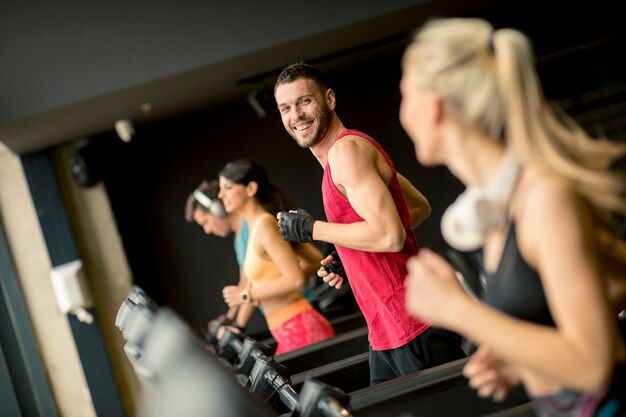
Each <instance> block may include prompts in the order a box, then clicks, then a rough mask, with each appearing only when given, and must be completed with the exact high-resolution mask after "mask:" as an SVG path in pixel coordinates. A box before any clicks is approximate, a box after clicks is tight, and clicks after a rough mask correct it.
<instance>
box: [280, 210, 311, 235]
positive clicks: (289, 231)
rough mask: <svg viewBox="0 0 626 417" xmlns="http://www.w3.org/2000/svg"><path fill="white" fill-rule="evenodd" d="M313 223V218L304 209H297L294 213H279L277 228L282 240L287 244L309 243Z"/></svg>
mask: <svg viewBox="0 0 626 417" xmlns="http://www.w3.org/2000/svg"><path fill="white" fill-rule="evenodd" d="M313 223H315V218H313V216H311V215H310V214H309V213H308V212H307V211H306V210H304V209H298V210H296V212H295V213H290V212H288V211H281V212H280V219H279V220H278V228H279V229H280V234H281V235H282V236H283V239H285V240H287V241H289V242H298V243H311V242H313Z"/></svg>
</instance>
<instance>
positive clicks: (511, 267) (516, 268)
mask: <svg viewBox="0 0 626 417" xmlns="http://www.w3.org/2000/svg"><path fill="white" fill-rule="evenodd" d="M478 256H479V257H480V267H481V270H482V273H483V274H484V275H485V277H486V286H485V292H484V294H483V296H482V298H483V301H485V302H486V303H487V304H489V305H490V306H492V307H494V308H497V309H498V310H501V311H503V312H505V313H508V314H510V315H512V316H514V317H517V318H519V319H523V320H528V321H531V322H533V323H537V324H544V325H551V326H554V320H553V319H552V314H550V309H549V308H548V303H547V301H546V296H545V294H544V292H543V286H542V283H541V278H540V277H539V274H538V273H537V271H536V270H535V269H533V268H532V267H531V266H530V265H528V264H527V263H526V261H525V260H524V259H523V258H522V255H521V254H520V252H519V249H518V247H517V239H516V233H515V223H514V222H512V223H511V224H510V226H509V231H508V234H507V239H506V242H505V245H504V250H503V252H502V257H501V258H500V263H499V264H498V268H497V270H496V272H495V273H494V274H490V273H488V272H487V271H485V268H484V263H483V259H482V258H483V254H482V252H480V253H479V254H478Z"/></svg>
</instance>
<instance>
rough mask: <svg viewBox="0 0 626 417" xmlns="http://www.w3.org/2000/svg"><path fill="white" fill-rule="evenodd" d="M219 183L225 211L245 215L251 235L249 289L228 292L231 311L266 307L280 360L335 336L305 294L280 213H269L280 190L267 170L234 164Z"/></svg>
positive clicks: (232, 288)
mask: <svg viewBox="0 0 626 417" xmlns="http://www.w3.org/2000/svg"><path fill="white" fill-rule="evenodd" d="M219 184H220V193H219V198H220V200H222V202H223V203H224V208H225V209H226V212H228V213H229V214H234V213H239V214H241V215H242V216H243V218H244V219H245V220H246V222H247V223H248V227H249V230H250V231H249V238H248V247H247V250H246V256H245V261H244V264H243V273H244V274H245V276H246V278H247V280H248V282H249V285H248V287H247V288H244V289H241V288H240V287H237V286H227V287H224V290H223V295H224V301H226V303H227V304H228V305H229V307H234V306H238V305H241V304H243V303H258V304H260V305H261V306H262V307H263V312H264V314H265V318H266V320H267V326H268V328H269V330H270V332H271V333H272V336H274V339H276V342H277V347H276V354H277V355H280V354H283V353H286V352H289V351H292V350H295V349H298V348H301V347H303V346H307V345H310V344H312V343H315V342H319V341H322V340H325V339H328V338H330V337H333V336H334V335H335V334H334V332H333V329H332V327H331V325H330V323H329V322H328V320H326V318H324V316H322V315H321V314H320V313H319V312H318V311H317V310H315V309H314V308H313V306H311V304H310V303H309V302H308V301H307V300H306V298H304V296H303V295H302V288H303V286H304V282H305V275H304V272H303V271H302V269H301V268H300V266H299V264H298V259H297V257H296V254H295V252H294V250H293V248H292V246H291V244H290V243H289V242H286V241H284V240H283V238H282V237H281V235H280V232H279V230H278V225H277V222H276V217H275V213H269V212H268V211H267V210H266V209H265V208H264V205H265V203H266V200H268V199H270V198H271V196H272V194H273V192H274V189H275V186H274V185H273V184H271V183H270V181H269V178H268V175H267V172H266V171H265V169H263V168H262V167H261V166H259V165H258V164H256V163H255V162H253V161H250V160H236V161H233V162H229V163H228V164H226V165H225V166H224V168H222V170H221V171H220V173H219Z"/></svg>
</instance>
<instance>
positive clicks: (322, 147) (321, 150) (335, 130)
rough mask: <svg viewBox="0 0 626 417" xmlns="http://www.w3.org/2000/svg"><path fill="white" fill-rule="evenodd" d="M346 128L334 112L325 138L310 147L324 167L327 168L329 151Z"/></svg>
mask: <svg viewBox="0 0 626 417" xmlns="http://www.w3.org/2000/svg"><path fill="white" fill-rule="evenodd" d="M344 130H346V127H345V126H344V125H343V123H341V120H339V118H338V117H337V115H336V114H333V120H332V122H331V124H330V126H329V127H328V130H327V131H326V134H325V135H324V138H323V139H322V140H321V141H320V142H319V143H318V144H317V145H315V146H313V147H311V148H309V149H311V153H313V155H314V156H315V158H317V160H318V162H319V163H320V165H321V166H322V168H326V161H327V160H328V152H329V151H330V148H332V147H333V145H334V144H335V142H337V138H338V137H339V134H340V133H341V132H343V131H344Z"/></svg>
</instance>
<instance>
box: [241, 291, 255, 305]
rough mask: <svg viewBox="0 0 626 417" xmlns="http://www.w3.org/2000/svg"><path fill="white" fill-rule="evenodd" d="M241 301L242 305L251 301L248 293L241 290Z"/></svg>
mask: <svg viewBox="0 0 626 417" xmlns="http://www.w3.org/2000/svg"><path fill="white" fill-rule="evenodd" d="M241 299H242V300H243V302H244V303H248V302H250V301H252V296H251V295H250V291H248V290H243V291H242V292H241Z"/></svg>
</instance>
